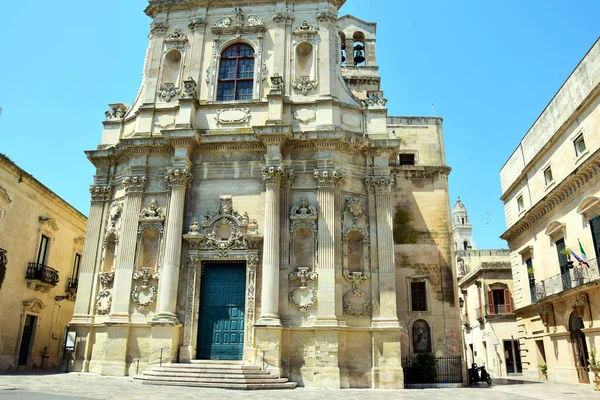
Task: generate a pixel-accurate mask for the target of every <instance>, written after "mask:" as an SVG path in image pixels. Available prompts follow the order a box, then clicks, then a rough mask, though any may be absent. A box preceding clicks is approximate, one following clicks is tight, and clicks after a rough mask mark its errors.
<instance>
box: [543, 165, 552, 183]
mask: <svg viewBox="0 0 600 400" xmlns="http://www.w3.org/2000/svg"><path fill="white" fill-rule="evenodd" d="M552 182H554V177H553V176H552V168H550V167H548V168H546V169H545V170H544V183H545V184H546V186H548V185H549V184H551V183H552Z"/></svg>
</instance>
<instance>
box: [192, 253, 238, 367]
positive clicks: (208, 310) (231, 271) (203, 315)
mask: <svg viewBox="0 0 600 400" xmlns="http://www.w3.org/2000/svg"><path fill="white" fill-rule="evenodd" d="M245 290H246V262H245V261H205V262H203V263H202V283H201V285H200V312H199V316H198V343H197V350H196V358H198V359H200V360H241V359H242V355H243V351H244V307H245V302H246V298H245Z"/></svg>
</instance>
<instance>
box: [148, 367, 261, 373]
mask: <svg viewBox="0 0 600 400" xmlns="http://www.w3.org/2000/svg"><path fill="white" fill-rule="evenodd" d="M152 370H153V371H161V372H182V373H186V372H188V373H196V374H263V373H264V371H263V370H262V369H221V368H179V367H165V366H164V365H163V366H162V367H156V368H153V369H152Z"/></svg>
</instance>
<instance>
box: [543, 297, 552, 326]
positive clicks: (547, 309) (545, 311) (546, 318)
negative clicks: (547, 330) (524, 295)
mask: <svg viewBox="0 0 600 400" xmlns="http://www.w3.org/2000/svg"><path fill="white" fill-rule="evenodd" d="M551 310H552V311H554V309H553V306H552V304H550V303H548V304H544V305H543V306H542V308H541V309H540V318H541V320H542V323H543V324H544V326H545V327H547V326H548V322H549V321H550V311H551Z"/></svg>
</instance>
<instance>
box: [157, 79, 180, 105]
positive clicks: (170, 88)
mask: <svg viewBox="0 0 600 400" xmlns="http://www.w3.org/2000/svg"><path fill="white" fill-rule="evenodd" d="M179 91H180V90H179V88H177V87H175V84H174V83H170V82H168V83H165V86H164V88H162V89H159V90H158V97H160V98H161V99H164V100H165V101H166V102H167V103H168V102H170V101H171V99H172V98H174V97H175V96H177V95H178V94H179Z"/></svg>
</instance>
